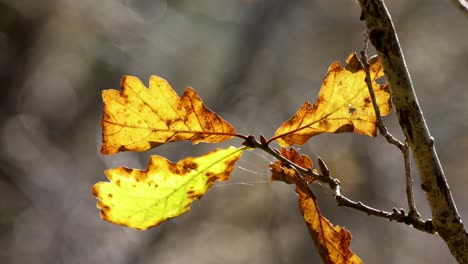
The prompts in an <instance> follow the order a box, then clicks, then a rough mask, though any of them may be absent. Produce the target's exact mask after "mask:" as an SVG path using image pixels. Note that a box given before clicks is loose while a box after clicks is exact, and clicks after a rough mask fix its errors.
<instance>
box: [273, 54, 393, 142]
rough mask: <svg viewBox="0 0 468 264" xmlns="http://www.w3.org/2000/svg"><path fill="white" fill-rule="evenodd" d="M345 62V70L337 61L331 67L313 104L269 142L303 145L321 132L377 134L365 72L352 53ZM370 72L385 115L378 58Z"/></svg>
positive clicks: (385, 91)
mask: <svg viewBox="0 0 468 264" xmlns="http://www.w3.org/2000/svg"><path fill="white" fill-rule="evenodd" d="M346 62H347V65H346V67H345V68H342V67H341V65H340V63H339V62H334V63H333V64H332V65H331V66H330V68H329V69H328V74H327V76H326V77H325V78H324V80H323V83H322V88H321V90H320V93H319V95H318V99H317V101H316V102H315V104H314V105H311V104H310V103H309V102H305V103H304V104H303V105H302V107H301V108H300V109H299V110H298V111H297V113H296V114H295V115H294V116H293V117H292V118H291V119H289V120H288V121H286V122H284V123H283V124H282V125H281V126H280V127H279V128H278V130H277V131H276V133H275V135H274V137H273V138H272V139H271V140H273V139H276V140H277V141H278V143H279V144H280V145H281V146H283V147H284V146H290V145H293V144H297V145H302V144H304V143H305V142H306V141H307V140H308V139H309V138H310V137H312V136H315V135H318V134H321V133H342V132H354V133H358V134H364V135H369V136H376V135H377V130H376V122H377V118H376V115H375V111H374V108H373V105H372V101H371V98H370V95H369V90H368V88H367V85H366V83H365V81H364V79H365V76H366V73H365V71H364V70H363V68H362V66H361V63H360V62H359V59H358V58H357V56H356V54H355V53H353V54H351V55H350V56H349V57H348V58H347V59H346ZM369 70H370V77H371V81H372V85H373V88H374V92H375V97H376V99H377V104H378V105H379V109H380V113H381V115H382V116H384V115H387V114H389V113H390V111H391V102H390V92H389V89H388V85H387V84H384V85H379V84H378V83H376V82H375V80H376V79H378V78H380V77H382V76H384V73H383V66H382V63H381V62H380V59H376V60H372V61H370V69H369Z"/></svg>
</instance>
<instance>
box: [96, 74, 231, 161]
mask: <svg viewBox="0 0 468 264" xmlns="http://www.w3.org/2000/svg"><path fill="white" fill-rule="evenodd" d="M121 89H122V90H121V91H120V92H119V91H117V90H112V89H110V90H104V91H103V92H102V98H103V101H104V114H103V116H102V120H101V125H102V141H103V144H102V148H101V153H102V154H115V153H117V152H119V151H126V150H132V151H145V150H148V149H151V148H154V147H157V146H159V145H161V144H164V143H167V142H174V141H180V140H190V141H192V142H193V143H194V144H196V143H199V142H210V143H217V142H222V141H225V140H228V139H231V138H232V137H233V136H234V135H235V130H234V127H233V126H232V125H231V124H229V123H228V122H227V121H225V120H224V119H223V118H221V117H220V116H218V115H217V114H215V113H214V112H212V111H211V110H209V109H208V108H206V107H205V105H203V102H202V100H201V99H200V97H199V96H198V94H197V92H195V90H194V89H192V88H190V87H187V88H186V90H185V93H184V94H183V95H182V97H181V98H179V96H178V95H177V94H176V93H175V91H174V90H173V89H172V88H171V86H170V85H169V83H168V82H167V81H166V80H164V79H162V78H160V77H157V76H151V77H150V80H149V88H146V86H145V85H144V84H143V83H142V82H141V81H140V79H138V78H136V77H133V76H124V77H123V78H122V83H121Z"/></svg>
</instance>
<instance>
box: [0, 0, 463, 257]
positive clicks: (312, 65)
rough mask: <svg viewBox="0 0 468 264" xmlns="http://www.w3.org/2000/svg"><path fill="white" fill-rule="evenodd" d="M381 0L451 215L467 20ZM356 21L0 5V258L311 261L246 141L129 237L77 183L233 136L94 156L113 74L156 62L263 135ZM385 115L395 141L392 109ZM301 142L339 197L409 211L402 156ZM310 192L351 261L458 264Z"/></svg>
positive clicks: (245, 2) (309, 86) (72, 4)
mask: <svg viewBox="0 0 468 264" xmlns="http://www.w3.org/2000/svg"><path fill="white" fill-rule="evenodd" d="M387 2H388V3H387V4H388V8H389V10H390V13H391V14H392V16H393V20H394V24H395V26H396V29H397V32H398V35H399V38H400V41H401V45H402V47H403V50H404V53H405V56H406V59H407V63H408V67H409V69H410V72H411V75H412V77H413V81H414V85H415V89H416V92H417V94H418V96H419V102H420V104H421V106H422V109H423V110H424V114H425V117H426V119H427V123H428V126H429V127H430V129H431V133H432V135H433V136H434V137H435V139H436V141H435V142H436V147H437V150H438V153H439V156H440V159H441V163H442V164H443V166H444V169H445V172H446V176H447V179H448V182H449V184H450V186H451V190H452V193H453V196H454V198H455V201H456V203H457V206H458V209H459V211H460V214H461V216H462V217H463V219H465V222H466V221H467V219H468V192H467V191H466V189H467V188H468V177H467V172H466V171H467V170H468V158H467V157H468V155H467V154H468V153H467V152H468V134H467V132H466V131H467V130H468V122H467V121H468V104H467V101H468V87H467V83H468V74H467V73H468V63H467V62H468V19H467V17H466V16H465V15H464V14H463V13H462V12H460V11H459V10H458V9H457V8H455V6H454V5H453V4H452V2H451V1H436V0H431V1H423V0H419V1H404V0H389V1H387ZM359 16H360V9H359V6H358V5H357V3H356V2H355V1H352V0H348V1H326V0H316V1H310V0H309V1H305V0H304V1H281V0H268V1H267V0H237V1H233V0H200V1H187V0H186V1H184V0H174V1H155V0H101V1H92V0H83V1H73V0H44V1H35V0H21V1H18V0H0V83H1V88H0V91H1V96H0V263H5V264H10V263H11V264H20V263H141V264H143V263H320V258H319V257H318V254H317V252H316V250H315V247H314V244H313V242H312V240H310V238H309V235H308V232H307V230H306V226H305V224H304V223H303V220H302V218H301V215H300V212H299V210H298V208H297V207H298V205H297V196H296V194H295V192H294V187H293V186H288V185H285V184H283V183H279V182H274V183H271V182H270V181H269V179H268V176H269V175H268V169H267V165H268V164H269V163H270V162H272V161H273V160H272V158H271V157H269V156H266V155H265V154H264V153H261V152H259V151H257V152H249V153H245V154H244V156H243V158H242V160H241V161H239V162H238V163H237V165H238V166H237V168H236V169H235V171H234V172H233V174H232V176H231V177H232V178H231V180H230V181H229V182H226V183H217V184H216V185H215V186H214V187H213V189H212V190H211V191H210V192H208V193H207V194H206V195H205V196H204V197H203V199H201V200H200V201H198V202H196V203H194V204H193V205H192V211H191V212H190V213H188V214H185V215H183V216H181V217H179V218H176V219H173V220H171V221H168V222H166V223H164V224H162V225H160V226H158V227H156V228H153V229H150V230H148V231H144V232H142V231H136V230H131V229H129V228H126V227H122V226H117V225H114V224H111V223H108V222H105V221H102V220H101V219H100V217H99V210H98V209H97V208H96V200H95V199H94V198H93V197H92V195H91V190H90V189H91V187H92V185H93V184H95V183H96V182H98V181H103V180H105V176H104V173H103V171H104V170H105V169H107V168H112V167H117V166H127V167H132V168H145V167H146V165H147V161H148V157H149V155H152V154H160V155H163V156H166V157H168V158H169V159H171V160H172V161H177V160H179V159H181V158H183V157H186V156H189V155H201V154H203V153H206V152H208V151H209V150H212V149H214V148H215V147H220V146H227V145H229V144H234V145H237V144H239V143H240V141H239V140H233V141H232V142H228V143H225V144H219V145H216V146H215V145H208V144H200V145H198V146H196V147H194V146H192V145H191V144H190V143H172V144H168V145H165V146H162V147H160V148H157V149H154V150H151V151H149V152H147V153H141V154H136V153H121V154H117V155H113V156H102V155H100V154H99V153H98V151H99V148H100V142H101V134H100V133H101V131H100V117H101V114H102V100H101V91H102V90H103V89H109V88H115V89H119V86H120V79H121V77H122V75H125V74H129V75H135V76H138V77H139V78H141V79H142V80H143V81H144V82H145V83H147V80H148V78H149V76H150V75H151V74H155V75H159V76H162V77H163V78H165V79H167V80H168V81H169V82H170V83H171V85H172V86H173V87H174V89H175V90H176V91H177V92H178V93H179V94H182V92H183V90H184V87H185V86H192V87H194V88H195V89H196V90H197V91H198V93H199V94H200V96H201V97H202V98H203V100H204V102H205V104H206V105H207V106H208V107H210V108H211V109H212V110H214V111H216V112H217V113H218V114H220V115H221V116H223V117H224V118H225V119H227V120H228V121H229V122H231V123H232V124H233V125H234V126H235V127H236V128H237V130H238V132H239V133H244V134H253V135H259V134H264V135H265V136H266V137H269V136H271V135H272V134H273V133H274V131H275V130H276V128H277V127H278V126H279V125H280V124H281V123H282V122H283V121H285V120H286V119H288V118H289V117H290V116H292V115H293V114H294V113H295V111H296V110H297V109H298V108H299V107H300V105H301V104H302V103H303V102H304V100H309V101H311V102H314V101H315V99H316V97H317V94H318V91H319V89H320V86H321V81H322V79H323V77H324V76H325V74H326V72H327V69H328V66H329V65H330V64H331V63H332V62H333V61H336V60H339V61H341V62H342V63H343V62H344V60H345V58H346V57H347V56H348V55H349V54H350V53H351V52H354V51H359V50H360V49H361V47H362V41H363V32H364V26H363V23H361V21H360V20H359ZM370 53H373V51H372V50H371V51H370ZM385 122H386V124H387V126H388V127H389V129H390V131H391V132H392V133H393V134H394V135H395V136H396V137H398V138H400V139H402V134H401V132H400V130H399V127H398V122H397V121H396V119H395V117H394V116H389V117H386V118H385ZM300 149H301V152H302V153H306V154H308V155H310V156H311V157H313V158H314V160H315V159H316V157H317V156H321V157H322V158H323V159H324V160H325V161H326V162H327V164H328V166H329V168H330V169H331V170H332V173H333V175H334V176H335V177H337V178H339V179H340V180H341V182H342V187H343V192H344V194H345V195H346V196H348V197H349V198H351V199H353V200H360V201H363V202H365V203H367V204H369V205H371V206H374V207H376V208H381V209H384V210H391V209H392V208H393V207H403V208H406V205H407V203H406V200H405V185H404V182H405V181H404V170H403V162H402V157H401V154H400V153H399V151H398V150H397V149H396V148H395V147H392V146H391V145H388V144H387V143H386V142H385V140H384V139H383V138H380V137H378V138H369V137H366V136H357V135H348V134H340V135H320V136H318V137H315V138H313V139H312V140H310V141H309V143H308V144H307V145H305V146H302V147H301V148H300ZM415 174H417V173H415ZM415 177H416V179H415V186H416V188H415V189H416V193H415V196H416V201H417V205H418V209H419V210H420V212H421V213H422V216H423V218H430V217H431V216H430V211H429V208H428V206H427V205H426V201H425V196H424V194H423V193H421V191H420V188H419V185H420V184H419V180H418V179H417V175H415ZM311 188H312V189H313V191H314V193H315V194H316V195H317V198H318V200H319V204H320V207H321V210H322V213H323V214H324V215H325V216H326V217H328V218H329V219H330V220H331V221H332V222H333V223H334V224H339V225H341V226H344V227H346V228H347V229H348V230H349V231H350V232H351V233H352V235H353V240H352V243H351V248H352V250H353V251H354V252H355V253H356V254H357V255H359V256H360V257H361V258H362V259H363V260H364V262H366V263H455V260H454V259H453V258H452V256H451V255H450V253H449V250H448V248H447V247H446V245H445V244H444V243H443V241H442V240H441V239H440V238H439V237H437V236H430V235H427V234H424V233H421V232H419V231H417V230H414V229H412V228H411V227H408V226H406V225H403V224H398V223H394V222H391V223H389V222H388V221H386V220H384V219H380V218H376V217H371V216H367V215H365V214H363V213H361V212H357V211H354V210H352V209H347V208H341V207H337V206H336V204H335V201H334V200H333V198H332V195H331V193H330V191H328V190H327V188H324V187H322V186H320V185H313V186H311Z"/></svg>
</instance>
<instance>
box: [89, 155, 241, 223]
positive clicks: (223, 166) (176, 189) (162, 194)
mask: <svg viewBox="0 0 468 264" xmlns="http://www.w3.org/2000/svg"><path fill="white" fill-rule="evenodd" d="M242 151H243V148H235V147H229V148H227V149H217V150H215V151H213V152H210V153H208V154H206V155H204V156H201V157H188V158H185V159H183V160H181V161H179V162H178V163H171V162H169V161H168V160H167V159H165V158H163V157H160V156H151V160H150V162H149V164H148V168H147V169H146V170H144V171H142V170H137V169H128V168H125V167H118V168H114V169H110V170H107V171H106V172H105V173H106V176H107V178H108V179H109V181H110V182H99V183H97V184H95V185H94V187H93V195H94V196H95V197H96V198H97V199H99V202H98V203H97V207H98V208H100V209H101V217H102V218H103V219H105V220H107V221H110V222H112V223H115V224H120V225H125V226H128V227H131V228H135V229H140V230H143V229H147V228H150V227H152V226H156V225H158V224H160V223H161V222H163V221H165V220H167V219H169V218H173V217H176V216H179V215H181V214H183V213H185V212H187V211H188V210H189V209H190V208H189V206H190V204H191V203H192V202H193V201H194V200H198V199H200V198H201V197H202V196H203V195H204V194H205V192H206V191H208V189H209V188H210V187H211V186H212V185H213V184H214V182H215V181H216V180H219V181H224V180H227V179H228V178H229V175H230V174H231V172H232V170H233V169H234V164H235V162H236V161H237V160H238V159H239V158H240V157H241V155H242Z"/></svg>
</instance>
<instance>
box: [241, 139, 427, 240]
mask: <svg viewBox="0 0 468 264" xmlns="http://www.w3.org/2000/svg"><path fill="white" fill-rule="evenodd" d="M242 145H244V146H246V147H249V148H258V149H261V150H263V151H265V152H267V153H268V154H270V155H272V156H273V157H275V158H276V159H278V160H279V161H281V162H282V163H284V164H286V165H287V166H288V167H290V168H292V169H293V170H294V171H295V172H296V173H297V175H299V176H300V177H301V178H302V179H304V177H303V176H304V175H308V176H311V177H313V178H314V179H315V180H317V181H320V182H323V183H326V184H328V185H329V187H330V189H332V190H333V192H334V197H335V199H336V201H337V203H338V206H346V207H350V208H354V209H356V210H358V211H362V212H365V213H367V214H368V215H374V216H378V217H383V218H385V219H388V220H390V221H396V222H399V223H405V224H407V225H411V226H413V227H414V228H416V229H418V230H420V231H423V232H426V233H430V234H433V233H434V232H435V230H434V227H433V225H432V221H431V220H427V221H423V220H421V218H420V217H419V214H411V211H410V213H409V214H406V212H405V210H403V209H399V210H397V209H393V212H392V213H390V212H386V211H383V210H378V209H375V208H372V207H370V206H367V205H365V204H363V203H361V202H354V201H352V200H350V199H348V198H346V197H345V196H343V195H342V194H341V186H340V181H339V180H338V179H335V178H333V177H332V176H331V173H330V170H329V169H328V166H327V165H326V164H325V162H324V161H323V160H322V159H321V158H320V157H319V158H318V165H319V168H320V172H321V173H316V172H314V171H313V170H312V169H311V168H308V169H306V168H302V167H301V166H299V165H297V164H295V163H294V162H292V161H290V160H289V159H287V158H286V157H284V156H283V155H281V154H280V152H279V151H278V150H275V149H272V148H270V147H269V145H268V142H267V141H266V140H265V139H264V137H263V136H260V142H259V141H258V140H257V139H256V138H255V137H254V136H252V135H250V136H248V138H247V140H245V141H244V142H243V143H242Z"/></svg>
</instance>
